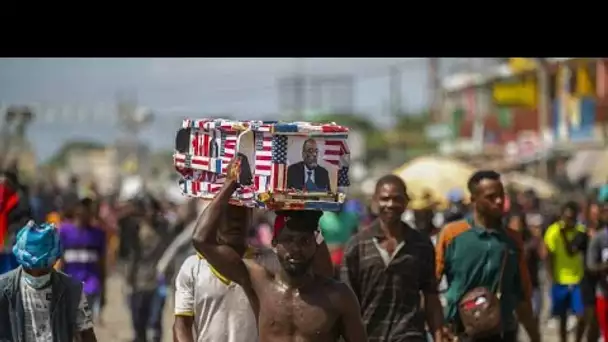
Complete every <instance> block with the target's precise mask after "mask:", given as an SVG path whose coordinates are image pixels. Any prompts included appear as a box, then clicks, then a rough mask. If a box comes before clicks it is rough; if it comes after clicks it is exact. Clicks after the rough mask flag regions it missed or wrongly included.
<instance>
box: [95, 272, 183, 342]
mask: <svg viewBox="0 0 608 342" xmlns="http://www.w3.org/2000/svg"><path fill="white" fill-rule="evenodd" d="M107 285H108V294H107V296H108V298H107V304H106V307H105V308H104V312H103V317H102V321H103V322H102V324H98V325H96V326H95V333H96V335H97V340H98V341H101V342H130V341H132V339H133V331H132V329H131V316H130V314H129V308H128V307H127V305H126V303H125V287H124V282H123V280H122V278H121V277H120V276H118V275H114V276H112V277H110V279H109V280H108V284H107ZM172 309H173V299H172V296H169V298H167V302H166V303H165V312H164V317H163V328H164V329H165V330H164V333H163V342H171V341H173V338H172V333H171V327H172V326H173V315H172Z"/></svg>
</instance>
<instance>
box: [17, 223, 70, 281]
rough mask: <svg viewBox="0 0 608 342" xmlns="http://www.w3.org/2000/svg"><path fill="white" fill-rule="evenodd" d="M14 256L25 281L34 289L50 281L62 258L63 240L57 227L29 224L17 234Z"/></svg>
mask: <svg viewBox="0 0 608 342" xmlns="http://www.w3.org/2000/svg"><path fill="white" fill-rule="evenodd" d="M13 254H15V257H16V259H17V262H18V263H19V264H20V265H21V266H22V267H23V270H24V272H23V274H22V276H23V279H24V280H25V282H26V283H28V284H29V285H30V286H32V287H34V288H40V287H43V286H44V285H46V284H48V282H49V281H50V276H51V272H52V270H53V265H54V264H55V262H56V261H57V259H59V257H60V256H61V240H60V239H59V233H58V232H57V229H55V226H53V225H50V224H41V225H36V224H35V223H34V221H30V222H28V224H27V225H26V226H25V227H23V228H22V229H21V230H20V231H19V233H18V234H17V239H16V241H15V245H14V246H13Z"/></svg>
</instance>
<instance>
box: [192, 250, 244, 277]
mask: <svg viewBox="0 0 608 342" xmlns="http://www.w3.org/2000/svg"><path fill="white" fill-rule="evenodd" d="M253 253H254V250H253V248H251V247H247V250H246V251H245V255H243V258H244V259H251V258H252V257H253ZM196 255H197V256H198V258H199V259H201V260H202V259H205V257H204V256H203V255H202V254H201V253H196ZM209 269H210V270H211V273H212V274H213V275H214V276H215V277H216V278H217V279H219V280H220V281H221V282H222V283H223V284H224V285H230V284H231V283H232V281H231V280H230V279H228V278H226V277H225V276H223V275H222V274H221V273H220V272H219V271H218V270H216V269H215V267H213V266H211V265H209Z"/></svg>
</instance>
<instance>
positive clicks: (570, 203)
mask: <svg viewBox="0 0 608 342" xmlns="http://www.w3.org/2000/svg"><path fill="white" fill-rule="evenodd" d="M566 210H572V211H573V212H574V214H578V213H579V212H580V210H581V208H580V206H579V205H578V203H576V202H575V201H568V202H566V203H564V204H563V205H562V210H561V213H562V214H563V213H564V212H565V211H566Z"/></svg>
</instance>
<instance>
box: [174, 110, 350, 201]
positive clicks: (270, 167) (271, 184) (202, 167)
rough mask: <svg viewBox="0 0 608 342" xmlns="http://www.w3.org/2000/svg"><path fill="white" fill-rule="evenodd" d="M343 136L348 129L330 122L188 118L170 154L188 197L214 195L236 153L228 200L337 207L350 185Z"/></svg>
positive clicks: (346, 147) (181, 185)
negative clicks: (235, 177) (235, 184)
mask: <svg viewBox="0 0 608 342" xmlns="http://www.w3.org/2000/svg"><path fill="white" fill-rule="evenodd" d="M347 138H348V128H346V127H342V126H339V125H336V124H334V123H331V124H317V123H309V122H290V123H288V122H268V121H231V120H223V119H201V120H190V119H187V120H184V121H183V124H182V128H181V129H180V130H179V131H178V133H177V137H176V144H175V154H174V156H173V157H174V164H175V168H176V170H177V171H178V172H179V174H180V175H181V179H180V181H179V184H180V187H181V189H182V192H183V193H184V194H185V195H187V196H191V197H201V198H209V199H210V198H213V197H214V195H215V194H216V193H217V191H219V189H220V188H221V187H222V184H223V182H224V179H225V175H226V167H227V166H228V164H229V163H230V161H231V160H232V159H233V158H234V157H235V155H236V154H239V155H240V156H241V157H242V164H241V173H240V176H239V179H238V182H239V184H240V187H239V189H238V190H237V191H235V193H234V194H233V195H232V203H233V204H237V205H244V206H249V207H260V208H267V209H272V210H324V211H337V210H339V209H340V206H341V204H342V203H343V202H344V198H345V193H346V189H347V188H348V186H349V185H350V184H349V180H348V168H349V156H350V152H349V149H348V144H347Z"/></svg>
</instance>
